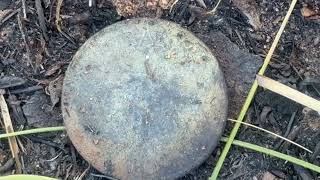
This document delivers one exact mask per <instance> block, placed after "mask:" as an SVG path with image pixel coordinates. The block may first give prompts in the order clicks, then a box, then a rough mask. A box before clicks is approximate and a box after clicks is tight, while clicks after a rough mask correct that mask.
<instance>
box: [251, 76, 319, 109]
mask: <svg viewBox="0 0 320 180" xmlns="http://www.w3.org/2000/svg"><path fill="white" fill-rule="evenodd" d="M257 82H258V85H259V86H262V87H264V88H266V89H269V90H270V91H273V92H275V93H277V94H280V95H282V96H284V97H287V98H289V99H291V100H293V101H295V102H297V103H300V104H302V105H304V106H307V107H309V108H310V109H313V110H315V111H317V112H320V101H318V100H316V99H314V98H312V97H310V96H307V95H305V94H303V93H301V92H299V91H297V90H295V89H292V88H291V87H289V86H286V85H284V84H281V83H279V82H277V81H275V80H273V79H270V78H267V77H265V76H261V75H257Z"/></svg>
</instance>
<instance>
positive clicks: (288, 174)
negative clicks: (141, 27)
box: [0, 0, 320, 180]
mask: <svg viewBox="0 0 320 180" xmlns="http://www.w3.org/2000/svg"><path fill="white" fill-rule="evenodd" d="M23 2H24V1H23V0H21V1H13V0H1V1H0V73H1V75H0V89H6V94H5V98H6V100H7V102H8V105H9V108H10V114H11V116H12V118H13V123H14V127H15V130H21V129H30V128H33V127H49V126H58V125H63V122H62V116H61V110H60V104H59V98H60V93H61V84H62V80H63V76H64V73H65V71H66V68H67V67H68V64H69V62H70V61H71V59H72V57H73V55H74V54H75V52H76V51H77V49H78V48H79V47H80V46H81V45H82V44H83V43H84V42H85V41H86V40H87V39H88V38H89V37H90V36H92V35H93V34H95V33H96V32H98V31H99V30H101V29H102V28H104V27H106V26H108V25H110V24H113V23H115V22H117V21H121V20H124V19H126V18H134V17H154V18H162V19H166V20H169V21H174V22H176V23H178V24H180V25H181V26H183V27H185V28H187V29H188V30H190V31H191V32H193V33H194V34H195V35H196V36H197V37H199V38H200V39H201V40H203V41H204V42H205V43H206V44H207V46H208V47H209V48H210V49H211V50H212V52H213V53H214V54H215V55H216V57H217V59H218V60H219V62H220V65H221V67H222V70H223V71H224V75H225V77H226V80H227V85H228V91H229V97H230V107H229V117H230V118H233V119H235V118H236V117H237V114H238V113H239V109H240V108H241V106H242V103H243V102H244V99H245V96H246V94H247V92H248V90H249V88H250V86H251V84H252V81H253V79H254V77H255V73H256V72H257V71H258V69H259V67H260V66H261V64H262V60H263V58H264V57H265V55H266V53H267V51H268V49H269V47H270V45H271V43H272V41H273V38H274V37H275V34H276V32H277V30H278V28H279V26H280V23H281V22H282V19H283V17H284V16H285V14H286V11H287V9H288V7H289V3H290V1H289V0H269V1H267V0H238V1H234V2H232V1H222V3H221V4H220V6H219V8H218V10H217V11H216V12H215V13H214V14H208V13H206V12H208V11H209V10H210V9H212V8H213V7H214V5H215V4H216V3H217V0H213V1H209V0H204V1H203V2H204V4H202V3H199V2H201V1H200V0H194V1H193V0H185V1H182V0H180V1H177V3H176V4H173V1H172V2H171V1H164V0H160V2H161V3H164V2H166V3H164V4H161V3H160V5H159V6H158V5H157V3H159V2H158V1H157V0H154V1H149V4H148V7H146V6H144V5H143V4H138V5H137V7H136V6H135V5H136V4H135V3H136V2H135V1H130V0H115V1H114V2H113V3H115V5H116V6H117V8H116V7H114V4H113V3H112V2H110V1H107V0H96V1H93V6H92V7H89V5H88V1H87V0H75V1H71V0H64V1H63V3H62V7H61V11H60V17H61V29H62V32H59V31H58V30H57V28H56V26H55V20H56V18H55V14H56V7H57V0H43V1H41V0H35V1H33V0H26V1H25V3H26V4H25V6H24V5H23V4H24V3H23ZM38 2H40V3H38ZM123 2H125V3H124V4H123ZM138 2H139V1H138ZM141 2H142V1H141ZM24 7H25V8H24ZM128 7H130V8H128ZM170 7H172V8H171V9H170ZM119 14H121V15H123V16H120V15H119ZM25 16H26V17H25ZM319 50H320V1H319V0H301V1H299V2H298V4H297V5H296V7H295V10H294V12H293V14H292V17H291V18H290V21H289V24H288V25H287V27H286V30H285V32H284V34H283V36H282V38H281V41H280V44H279V46H278V48H277V51H276V52H275V55H274V57H273V59H272V63H271V64H270V66H269V68H268V70H267V76H268V77H271V78H273V79H275V80H277V81H279V82H282V83H284V84H286V85H288V86H290V87H293V88H295V89H297V90H299V91H301V92H303V93H305V94H308V95H310V96H312V97H314V98H316V99H320V51H319ZM246 122H249V123H252V124H254V125H257V126H260V127H262V128H265V129H268V130H270V131H272V132H275V133H277V134H279V135H283V136H285V137H288V138H289V139H292V140H294V141H296V142H298V143H300V144H301V145H303V146H305V147H307V148H309V149H310V150H312V151H313V152H314V153H313V154H311V153H308V152H306V151H303V150H301V149H299V148H297V147H295V146H292V145H289V144H287V143H285V142H282V141H280V140H279V139H277V138H275V137H273V136H270V135H268V134H265V133H263V132H261V131H258V130H255V129H252V128H249V127H245V126H242V128H241V129H240V132H239V133H238V136H237V139H239V140H243V141H246V142H250V143H253V144H258V145H261V146H264V147H268V148H271V149H275V150H278V151H281V152H284V153H287V154H290V155H293V156H296V157H299V158H301V159H304V160H306V161H309V162H312V163H314V164H317V165H320V115H319V114H318V113H317V112H314V111H312V110H310V109H308V108H305V107H303V106H301V105H299V104H297V103H295V102H293V101H290V100H288V99H286V98H284V97H281V96H279V95H277V94H274V93H272V92H269V91H266V90H263V89H259V91H258V93H257V94H256V97H255V99H254V102H253V104H252V105H251V107H250V109H249V111H248V114H247V116H246ZM232 126H233V124H232V123H228V124H227V127H226V130H225V133H224V136H228V135H229V132H230V129H231V128H232ZM0 132H1V133H4V130H3V128H1V130H0ZM19 141H20V142H21V143H20V149H21V151H22V153H21V160H22V162H23V173H25V174H38V175H44V176H49V177H56V178H60V179H76V178H79V177H80V178H83V179H91V180H93V179H108V177H106V176H104V175H102V174H100V173H99V172H97V171H96V170H94V169H93V168H92V167H90V166H89V165H88V163H87V162H86V161H85V160H83V159H82V157H81V156H80V155H79V154H78V153H77V151H76V150H75V148H74V147H73V145H72V144H71V142H70V140H69V139H68V137H67V135H66V134H65V133H62V132H59V133H47V134H37V135H29V136H21V137H19ZM223 146H224V144H223V143H221V144H220V145H219V146H218V147H217V148H216V150H215V151H214V152H213V153H212V156H210V157H209V158H208V160H207V161H206V162H204V163H203V164H202V165H201V166H200V167H199V168H197V169H195V170H193V171H191V172H190V173H189V174H188V175H186V176H185V177H183V178H181V179H207V178H208V177H209V176H210V175H211V173H212V170H213V168H214V164H215V163H216V161H217V158H218V156H219V155H220V153H221V151H222V148H223ZM10 157H11V154H10V150H9V146H8V143H7V141H5V140H2V141H1V142H0V167H6V168H0V174H1V175H5V174H11V173H12V170H13V167H12V166H6V165H8V162H9V161H10ZM219 179H230V180H231V179H263V180H267V179H320V174H315V173H313V172H310V171H308V170H306V169H304V168H301V167H299V166H294V165H292V164H291V163H287V162H284V161H282V160H278V159H276V158H272V157H269V156H266V155H263V154H260V153H255V152H252V151H250V150H246V149H243V148H239V147H236V146H233V147H232V148H231V151H230V152H229V154H228V156H227V159H226V160H225V163H224V166H223V169H222V171H221V173H220V177H219Z"/></svg>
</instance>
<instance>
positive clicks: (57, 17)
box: [55, 0, 63, 32]
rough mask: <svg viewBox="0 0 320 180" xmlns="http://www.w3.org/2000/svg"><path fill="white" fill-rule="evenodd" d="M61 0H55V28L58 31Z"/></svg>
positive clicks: (59, 28)
mask: <svg viewBox="0 0 320 180" xmlns="http://www.w3.org/2000/svg"><path fill="white" fill-rule="evenodd" d="M62 2H63V0H57V6H56V21H55V24H56V27H57V30H58V31H59V32H61V27H60V22H61V18H60V9H61V5H62Z"/></svg>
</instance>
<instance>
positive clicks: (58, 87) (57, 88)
mask: <svg viewBox="0 0 320 180" xmlns="http://www.w3.org/2000/svg"><path fill="white" fill-rule="evenodd" d="M62 84H63V76H59V77H58V78H57V79H55V80H53V81H51V82H50V83H49V85H48V87H47V89H46V90H47V93H48V94H49V95H50V99H51V103H52V107H54V106H55V105H56V104H57V103H58V102H59V100H60V97H61V92H62Z"/></svg>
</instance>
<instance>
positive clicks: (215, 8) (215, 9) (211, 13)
mask: <svg viewBox="0 0 320 180" xmlns="http://www.w3.org/2000/svg"><path fill="white" fill-rule="evenodd" d="M221 1H222V0H219V1H218V3H217V4H216V6H215V7H214V8H213V9H212V10H211V11H209V12H207V14H210V15H214V14H215V13H216V11H217V9H218V7H219V5H220V3H221Z"/></svg>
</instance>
